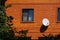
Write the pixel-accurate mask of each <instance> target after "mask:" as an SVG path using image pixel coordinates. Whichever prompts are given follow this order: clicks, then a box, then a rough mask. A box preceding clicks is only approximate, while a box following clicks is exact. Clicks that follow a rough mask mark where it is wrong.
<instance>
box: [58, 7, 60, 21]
mask: <svg viewBox="0 0 60 40" xmlns="http://www.w3.org/2000/svg"><path fill="white" fill-rule="evenodd" d="M58 21H60V8H58Z"/></svg>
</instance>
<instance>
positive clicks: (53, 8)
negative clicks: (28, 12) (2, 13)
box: [6, 0, 60, 38]
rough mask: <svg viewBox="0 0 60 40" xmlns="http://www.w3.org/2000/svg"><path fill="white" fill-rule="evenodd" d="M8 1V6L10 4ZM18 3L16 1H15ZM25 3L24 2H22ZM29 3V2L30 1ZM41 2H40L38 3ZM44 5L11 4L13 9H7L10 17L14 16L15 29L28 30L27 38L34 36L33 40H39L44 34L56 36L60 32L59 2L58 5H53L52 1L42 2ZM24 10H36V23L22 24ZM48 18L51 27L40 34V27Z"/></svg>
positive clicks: (54, 3)
mask: <svg viewBox="0 0 60 40" xmlns="http://www.w3.org/2000/svg"><path fill="white" fill-rule="evenodd" d="M8 2H10V1H7V2H6V4H9V3H8ZM15 2H16V1H15ZM22 2H24V1H22ZM28 2H29V1H28ZM30 2H31V1H30ZM38 2H39V1H38ZM41 2H42V3H13V2H12V3H11V2H10V3H11V4H12V7H11V8H8V9H6V12H7V15H8V16H13V17H14V20H13V24H14V28H17V29H16V30H17V31H19V30H22V29H24V30H25V29H28V34H27V36H32V38H37V37H39V36H42V34H46V35H47V34H49V33H52V34H55V33H59V32H60V23H57V22H58V21H57V14H58V8H59V7H60V4H59V3H58V2H59V0H58V1H57V3H56V0H55V1H52V3H49V2H50V1H48V0H47V1H46V3H43V2H44V1H41ZM23 8H34V22H33V23H23V22H22V9H23ZM43 18H48V19H49V21H50V25H49V26H48V29H47V30H46V31H45V32H44V33H41V32H40V27H41V25H42V19H43Z"/></svg>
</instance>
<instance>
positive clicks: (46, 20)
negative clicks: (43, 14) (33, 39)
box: [42, 18, 49, 26]
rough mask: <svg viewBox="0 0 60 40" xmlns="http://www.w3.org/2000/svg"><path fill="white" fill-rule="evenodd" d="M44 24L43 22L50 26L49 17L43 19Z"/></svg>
mask: <svg viewBox="0 0 60 40" xmlns="http://www.w3.org/2000/svg"><path fill="white" fill-rule="evenodd" d="M42 24H43V25H44V26H48V25H49V20H48V19H47V18H44V19H43V20H42Z"/></svg>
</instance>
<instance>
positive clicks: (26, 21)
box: [22, 9, 34, 23]
mask: <svg viewBox="0 0 60 40" xmlns="http://www.w3.org/2000/svg"><path fill="white" fill-rule="evenodd" d="M23 10H28V11H29V10H33V19H32V21H29V13H28V14H27V21H23V16H24V15H23V13H24V12H23ZM22 22H24V23H26V22H30V23H31V22H34V9H22Z"/></svg>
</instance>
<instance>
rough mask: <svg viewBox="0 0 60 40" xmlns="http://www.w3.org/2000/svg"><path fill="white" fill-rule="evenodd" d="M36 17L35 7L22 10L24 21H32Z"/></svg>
mask: <svg viewBox="0 0 60 40" xmlns="http://www.w3.org/2000/svg"><path fill="white" fill-rule="evenodd" d="M33 17H34V9H23V10H22V21H23V22H32V21H33V19H34V18H33Z"/></svg>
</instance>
